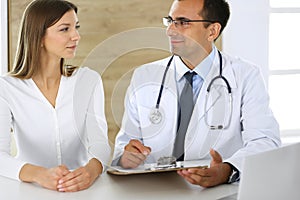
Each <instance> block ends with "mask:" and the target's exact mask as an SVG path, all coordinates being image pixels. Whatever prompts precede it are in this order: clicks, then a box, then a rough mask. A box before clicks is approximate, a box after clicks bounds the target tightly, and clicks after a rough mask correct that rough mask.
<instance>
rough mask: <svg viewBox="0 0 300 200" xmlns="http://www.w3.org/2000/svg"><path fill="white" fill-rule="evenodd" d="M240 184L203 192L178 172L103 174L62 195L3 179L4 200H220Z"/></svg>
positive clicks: (0, 187) (1, 195)
mask: <svg viewBox="0 0 300 200" xmlns="http://www.w3.org/2000/svg"><path fill="white" fill-rule="evenodd" d="M237 190H238V185H237V184H231V185H227V184H225V185H220V186H217V187H213V188H201V187H199V186H195V185H191V184H189V183H188V182H186V181H185V180H184V179H182V178H181V177H180V176H179V175H177V174H176V172H167V173H156V174H140V175H131V176H115V175H109V174H106V173H105V174H103V175H101V177H99V178H98V179H97V180H96V182H95V183H94V184H93V185H92V187H90V188H89V189H87V190H84V191H80V192H74V193H61V192H56V191H51V190H47V189H44V188H42V187H40V186H38V185H35V184H30V183H22V182H18V181H15V180H11V179H7V178H4V177H1V176H0V199H1V200H2V199H3V200H41V199H43V200H50V199H51V200H52V199H55V200H79V199H80V200H99V199H103V198H104V199H106V200H111V199H121V200H127V199H130V200H133V199H143V200H147V199H160V200H163V199H168V200H170V199H172V200H176V199H180V200H182V199H189V200H193V199H205V200H210V199H214V200H215V199H218V198H221V197H224V196H226V195H230V194H233V193H236V192H237Z"/></svg>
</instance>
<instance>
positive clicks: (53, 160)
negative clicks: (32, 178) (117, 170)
mask: <svg viewBox="0 0 300 200" xmlns="http://www.w3.org/2000/svg"><path fill="white" fill-rule="evenodd" d="M11 130H13V135H14V137H15V140H16V146H17V155H16V156H15V157H12V156H11V155H10V150H11V148H10V144H11ZM92 158H97V159H98V160H99V161H100V162H101V163H102V165H103V167H104V166H106V165H107V164H108V162H109V159H110V146H109V143H108V137H107V123H106V118H105V113H104V91H103V85H102V80H101V77H100V76H99V75H98V73H97V72H95V71H92V70H90V69H88V68H79V69H78V70H77V71H76V72H74V74H73V75H72V76H71V77H65V76H62V77H61V81H60V86H59V90H58V94H57V98H56V105H55V108H54V107H53V106H52V105H51V104H50V103H49V101H48V100H47V99H46V98H45V96H44V95H43V94H42V93H41V91H40V90H39V89H38V87H37V86H36V84H35V83H34V81H33V80H32V79H26V80H21V79H18V78H13V77H10V76H3V77H0V175H2V176H6V177H9V178H13V179H17V180H19V172H20V170H21V168H22V167H23V165H24V164H26V163H30V164H34V165H38V166H43V167H47V168H51V167H55V166H58V165H61V164H64V165H66V166H67V167H68V168H69V169H71V170H72V169H76V168H78V167H80V166H83V165H85V164H86V163H87V162H88V161H89V160H90V159H92Z"/></svg>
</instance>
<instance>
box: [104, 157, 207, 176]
mask: <svg viewBox="0 0 300 200" xmlns="http://www.w3.org/2000/svg"><path fill="white" fill-rule="evenodd" d="M209 164H210V160H192V161H181V162H176V166H170V167H165V166H160V165H157V164H156V163H150V164H144V165H140V166H138V167H137V168H134V169H124V168H122V167H120V166H110V167H109V168H108V169H107V173H109V174H114V175H133V174H147V173H157V172H169V171H177V170H180V169H186V168H195V167H202V168H206V167H208V166H209Z"/></svg>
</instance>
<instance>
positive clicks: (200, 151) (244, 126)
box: [112, 54, 281, 171]
mask: <svg viewBox="0 0 300 200" xmlns="http://www.w3.org/2000/svg"><path fill="white" fill-rule="evenodd" d="M222 58H223V75H224V77H226V79H227V80H228V81H229V84H230V86H231V88H232V100H233V110H232V118H231V123H230V126H229V128H228V129H226V130H210V129H209V128H208V127H207V126H206V124H205V120H204V114H205V112H204V110H205V108H204V107H205V106H204V104H205V95H206V93H207V91H206V88H207V86H208V84H209V83H210V81H211V80H212V78H213V77H215V76H216V75H218V74H219V59H218V55H217V54H216V55H215V59H214V62H213V66H212V68H211V70H210V72H209V74H208V76H207V78H206V79H205V80H204V83H203V86H202V89H201V91H200V94H199V96H198V98H197V101H196V103H195V107H194V111H193V114H192V116H191V120H190V124H189V127H188V130H187V133H186V137H185V160H195V159H210V155H209V150H210V148H213V149H215V150H217V151H218V152H219V153H220V154H221V155H222V157H223V160H225V161H226V162H230V163H231V164H233V165H234V166H235V167H236V168H237V169H238V170H239V171H241V169H242V161H243V158H244V157H245V156H247V155H250V154H254V153H258V152H261V151H265V150H269V149H272V148H276V147H278V146H280V143H281V142H280V136H279V127H278V123H277V121H276V120H275V118H274V116H273V114H272V111H271V110H270V108H269V96H268V93H267V90H266V87H265V84H264V81H263V78H262V76H261V73H260V70H259V68H258V67H256V66H253V65H251V64H249V63H247V62H244V61H242V60H241V59H236V58H231V57H229V56H227V55H224V54H222ZM168 60H169V58H166V59H163V60H160V61H156V62H153V63H149V64H146V65H143V66H141V67H139V68H137V69H136V70H135V72H134V74H133V77H132V80H131V83H130V86H129V88H128V90H127V94H126V98H125V112H124V116H123V122H122V127H121V129H120V132H119V133H118V135H117V137H116V141H115V151H114V158H113V163H112V164H113V165H115V164H117V161H118V159H119V158H120V156H121V155H122V153H123V150H124V146H125V145H126V144H128V142H129V141H130V140H131V139H139V140H141V141H142V142H143V143H144V145H145V146H149V147H150V148H151V150H152V151H151V154H150V155H149V156H148V158H147V160H146V162H156V161H157V159H158V158H159V157H161V156H170V155H172V151H173V145H174V139H175V136H176V130H177V116H178V115H177V113H178V111H177V109H178V96H179V95H178V94H177V89H176V87H177V86H176V80H175V74H174V72H175V70H174V68H175V67H174V61H173V62H172V64H171V66H170V69H169V71H168V73H167V76H166V81H165V84H164V90H163V94H162V98H161V102H160V108H161V110H163V112H164V117H163V121H162V122H161V124H159V125H156V124H152V123H151V122H150V120H149V113H150V111H151V109H152V108H153V107H154V106H155V104H156V101H157V97H158V93H159V89H160V85H161V80H162V76H163V73H164V70H165V68H166V65H167V62H168ZM212 103H213V101H212V102H208V105H212ZM208 107H209V106H208Z"/></svg>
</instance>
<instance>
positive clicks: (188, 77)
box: [184, 71, 196, 86]
mask: <svg viewBox="0 0 300 200" xmlns="http://www.w3.org/2000/svg"><path fill="white" fill-rule="evenodd" d="M195 74H196V73H195V72H189V71H188V72H186V73H185V74H184V77H185V78H186V80H187V81H188V82H189V83H190V85H191V86H193V76H194V75H195Z"/></svg>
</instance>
